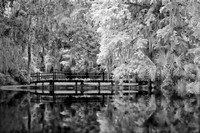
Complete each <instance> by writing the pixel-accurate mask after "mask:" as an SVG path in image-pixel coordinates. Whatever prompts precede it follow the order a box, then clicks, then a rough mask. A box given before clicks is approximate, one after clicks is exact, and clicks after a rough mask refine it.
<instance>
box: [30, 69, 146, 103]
mask: <svg viewBox="0 0 200 133" xmlns="http://www.w3.org/2000/svg"><path fill="white" fill-rule="evenodd" d="M120 87H123V91H122V92H123V94H124V95H128V94H129V95H131V94H138V93H143V94H148V92H149V90H148V87H149V83H148V82H147V81H142V82H138V83H134V82H130V81H124V82H123V83H122V84H121V85H120V86H119V85H117V84H115V81H114V80H112V78H110V77H109V78H108V76H107V75H106V74H105V73H103V72H102V73H62V72H53V73H32V74H31V93H32V94H35V95H36V97H37V98H36V99H41V97H47V96H51V97H52V101H56V99H57V98H58V97H80V98H81V97H83V96H89V97H94V96H95V97H102V99H103V102H104V97H105V96H112V95H113V94H115V93H116V91H117V90H118V89H119V88H120ZM145 88H146V89H145Z"/></svg>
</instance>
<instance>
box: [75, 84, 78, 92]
mask: <svg viewBox="0 0 200 133" xmlns="http://www.w3.org/2000/svg"><path fill="white" fill-rule="evenodd" d="M77 84H78V83H77V81H76V83H75V93H76V94H77V93H78V90H77Z"/></svg>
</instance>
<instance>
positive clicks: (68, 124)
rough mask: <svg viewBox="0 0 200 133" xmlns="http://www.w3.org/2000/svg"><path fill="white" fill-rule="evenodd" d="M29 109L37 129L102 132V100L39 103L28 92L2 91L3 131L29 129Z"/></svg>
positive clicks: (0, 117)
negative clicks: (99, 112) (100, 118)
mask: <svg viewBox="0 0 200 133" xmlns="http://www.w3.org/2000/svg"><path fill="white" fill-rule="evenodd" d="M28 109H30V111H31V132H33V133H51V132H52V133H53V132H59V133H66V132H67V133H98V132H99V131H100V128H99V127H100V126H99V125H100V124H99V122H98V117H97V112H98V111H100V109H101V104H100V103H84V102H81V103H72V104H69V103H65V102H64V103H56V104H55V103H54V104H53V103H48V102H46V103H35V102H31V105H30V106H28V94H27V92H15V91H0V133H21V132H28V120H29V118H30V117H29V116H28Z"/></svg>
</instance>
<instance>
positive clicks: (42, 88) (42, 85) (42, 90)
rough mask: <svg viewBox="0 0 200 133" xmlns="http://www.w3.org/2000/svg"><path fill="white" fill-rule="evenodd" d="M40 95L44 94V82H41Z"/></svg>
mask: <svg viewBox="0 0 200 133" xmlns="http://www.w3.org/2000/svg"><path fill="white" fill-rule="evenodd" d="M42 93H44V82H42Z"/></svg>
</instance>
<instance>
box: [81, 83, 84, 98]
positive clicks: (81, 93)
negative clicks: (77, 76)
mask: <svg viewBox="0 0 200 133" xmlns="http://www.w3.org/2000/svg"><path fill="white" fill-rule="evenodd" d="M83 85H84V84H83V81H81V94H82V95H83Z"/></svg>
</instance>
